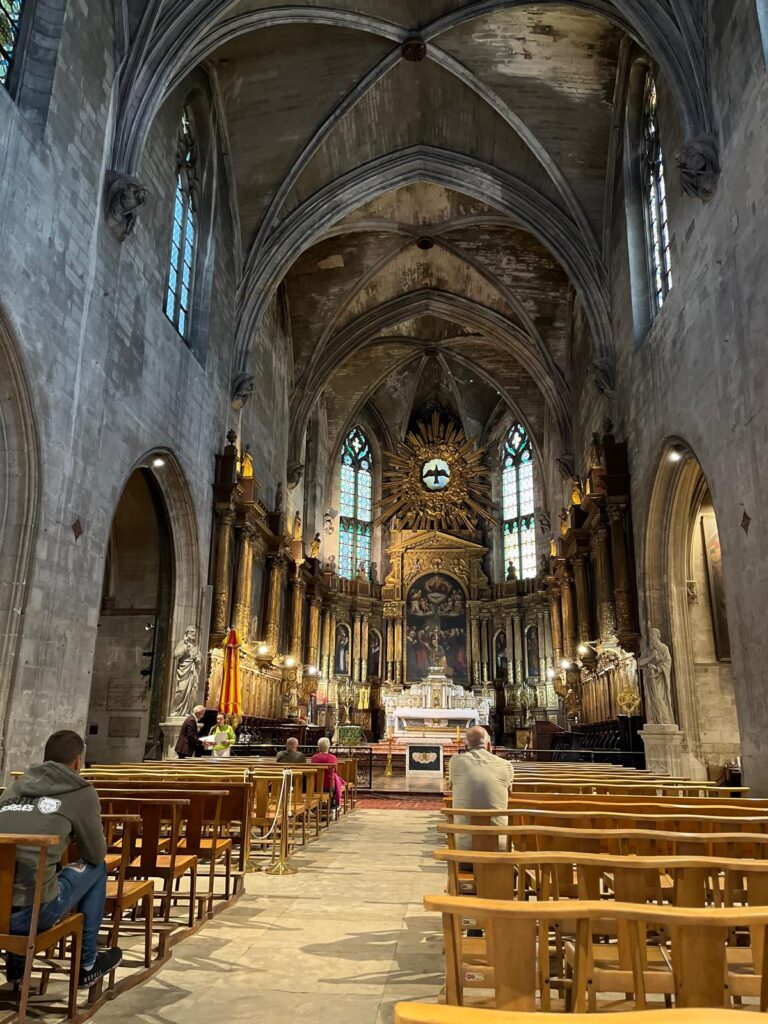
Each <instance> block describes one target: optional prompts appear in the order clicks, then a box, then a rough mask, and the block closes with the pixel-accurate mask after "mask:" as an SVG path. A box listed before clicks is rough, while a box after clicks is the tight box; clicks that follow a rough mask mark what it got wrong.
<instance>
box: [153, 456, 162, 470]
mask: <svg viewBox="0 0 768 1024" xmlns="http://www.w3.org/2000/svg"><path fill="white" fill-rule="evenodd" d="M164 465H165V459H161V458H160V456H159V455H158V457H157V458H156V459H152V469H162V468H163V466H164Z"/></svg>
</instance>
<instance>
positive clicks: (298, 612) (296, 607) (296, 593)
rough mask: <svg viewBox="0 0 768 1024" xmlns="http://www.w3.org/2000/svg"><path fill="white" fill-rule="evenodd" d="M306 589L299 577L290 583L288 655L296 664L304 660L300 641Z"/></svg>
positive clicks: (302, 636)
mask: <svg viewBox="0 0 768 1024" xmlns="http://www.w3.org/2000/svg"><path fill="white" fill-rule="evenodd" d="M306 589H307V584H306V583H305V582H304V580H303V579H302V578H301V576H297V577H296V579H294V580H292V581H291V642H290V653H291V657H293V658H295V659H296V663H297V664H301V663H302V662H303V660H304V659H303V653H304V651H303V646H302V641H303V639H304V594H305V592H306Z"/></svg>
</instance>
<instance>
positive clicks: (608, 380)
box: [587, 356, 616, 400]
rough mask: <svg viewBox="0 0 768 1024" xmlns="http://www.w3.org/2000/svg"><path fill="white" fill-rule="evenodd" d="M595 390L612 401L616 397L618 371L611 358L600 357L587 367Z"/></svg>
mask: <svg viewBox="0 0 768 1024" xmlns="http://www.w3.org/2000/svg"><path fill="white" fill-rule="evenodd" d="M587 373H588V374H589V377H590V379H591V380H592V383H593V384H594V386H595V390H596V391H597V393H598V394H599V395H602V396H603V397H604V398H607V399H609V400H610V399H612V398H614V396H615V395H616V369H615V367H614V363H613V359H612V358H611V357H610V356H600V358H598V359H595V361H594V362H593V363H590V365H589V366H588V367H587Z"/></svg>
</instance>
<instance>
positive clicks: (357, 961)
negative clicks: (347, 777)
mask: <svg viewBox="0 0 768 1024" xmlns="http://www.w3.org/2000/svg"><path fill="white" fill-rule="evenodd" d="M437 821H438V815H437V814H436V813H435V812H432V811H409V810H403V811H391V810H362V809H359V810H357V811H355V813H354V814H352V815H350V816H349V817H348V818H347V819H346V820H345V819H344V818H342V820H341V821H340V822H339V823H338V824H337V825H336V826H335V827H333V828H332V829H331V830H330V833H327V832H326V833H324V834H323V835H322V836H321V837H320V838H319V839H318V840H317V841H316V842H314V843H311V844H310V845H309V847H308V848H307V850H306V852H299V853H298V854H297V855H296V856H295V857H294V858H293V863H294V864H295V866H296V867H297V868H298V873H297V874H296V875H290V876H284V877H274V876H269V875H265V874H263V873H262V872H258V873H256V874H252V875H249V876H248V879H247V886H246V888H247V891H246V894H245V895H244V896H243V897H242V899H241V900H240V901H239V903H238V904H237V905H236V906H234V907H232V908H231V909H230V910H227V911H224V912H222V913H221V914H220V915H218V916H217V917H216V918H215V919H214V920H213V921H211V922H209V923H208V924H207V925H206V927H205V928H204V929H203V930H202V931H201V932H200V933H199V934H198V935H195V936H192V937H191V938H189V939H187V940H186V941H184V942H183V943H181V944H180V945H179V946H177V947H176V948H175V949H174V951H173V958H172V960H171V961H170V963H169V964H168V965H167V966H166V967H165V968H163V970H162V971H160V972H159V973H158V974H157V975H156V976H155V977H154V978H152V979H151V980H150V981H148V982H147V983H146V984H144V985H142V986H139V987H138V988H135V989H133V990H131V991H130V992H127V993H125V994H124V995H122V996H120V998H119V999H117V1000H115V1002H114V1003H111V1004H108V1005H107V1006H105V1007H104V1008H103V1009H102V1010H100V1011H99V1012H98V1013H97V1014H96V1015H95V1017H94V1018H93V1019H94V1020H95V1021H96V1024H110V1022H113V1021H114V1022H115V1024H117V1022H118V1021H120V1022H124V1021H126V1020H131V1021H141V1022H147V1024H149V1022H151V1024H188V1022H189V1021H191V1020H194V1021H201V1022H209V1021H210V1022H212V1021H219V1020H221V1021H226V1022H227V1024H239V1022H241V1021H242V1022H244V1024H245V1022H249V1024H262V1022H263V1024H266V1022H269V1024H295V1022H296V1021H297V1020H299V1021H312V1022H317V1024H322V1022H323V1021H328V1022H329V1024H331V1022H332V1024H391V1021H392V1020H393V1007H394V1004H395V1003H396V1002H398V1001H400V1000H403V999H419V1000H422V1001H426V1002H433V1001H436V999H437V995H438V992H439V991H440V988H441V987H442V985H443V980H444V971H443V967H444V961H443V954H442V936H441V934H440V920H439V918H438V916H437V915H434V914H428V913H427V912H426V911H425V910H424V908H423V905H422V897H423V896H424V894H425V893H428V892H440V891H442V890H443V887H444V884H445V869H444V868H443V867H441V866H440V865H438V864H437V863H435V862H434V861H433V860H432V855H431V854H432V850H433V849H434V848H435V847H436V846H438V845H440V843H439V840H438V836H437V833H436V831H435V827H436V824H437Z"/></svg>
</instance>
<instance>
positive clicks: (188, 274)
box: [0, 0, 199, 338]
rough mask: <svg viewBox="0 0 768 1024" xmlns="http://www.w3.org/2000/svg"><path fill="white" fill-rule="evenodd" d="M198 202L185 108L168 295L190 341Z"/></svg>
mask: <svg viewBox="0 0 768 1024" xmlns="http://www.w3.org/2000/svg"><path fill="white" fill-rule="evenodd" d="M0 2H2V0H0ZM198 200H199V189H198V182H197V147H196V144H195V134H194V122H193V120H192V114H191V111H190V110H189V108H188V107H185V108H184V110H183V111H182V114H181V121H180V123H179V137H178V146H177V150H176V191H175V195H174V203H173V234H172V237H171V258H170V263H169V267H168V289H167V292H166V296H165V313H166V316H167V317H168V319H169V320H170V321H171V323H172V324H173V325H174V327H175V328H176V330H177V331H178V332H179V334H180V335H181V336H182V338H186V337H187V336H188V334H189V322H190V314H191V306H192V289H193V282H194V275H195V254H196V251H197V234H198Z"/></svg>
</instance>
